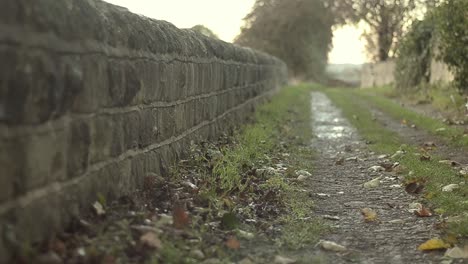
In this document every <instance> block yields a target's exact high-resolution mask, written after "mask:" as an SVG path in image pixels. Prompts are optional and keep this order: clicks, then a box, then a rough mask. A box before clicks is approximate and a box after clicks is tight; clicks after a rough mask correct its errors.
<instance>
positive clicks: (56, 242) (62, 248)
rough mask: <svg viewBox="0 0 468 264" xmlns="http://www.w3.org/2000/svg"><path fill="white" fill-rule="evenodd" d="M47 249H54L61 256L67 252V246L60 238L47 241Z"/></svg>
mask: <svg viewBox="0 0 468 264" xmlns="http://www.w3.org/2000/svg"><path fill="white" fill-rule="evenodd" d="M49 250H51V251H54V252H55V253H57V255H59V256H62V257H63V256H65V254H66V253H67V246H66V245H65V243H63V241H61V240H60V239H57V238H53V239H52V240H50V241H49Z"/></svg>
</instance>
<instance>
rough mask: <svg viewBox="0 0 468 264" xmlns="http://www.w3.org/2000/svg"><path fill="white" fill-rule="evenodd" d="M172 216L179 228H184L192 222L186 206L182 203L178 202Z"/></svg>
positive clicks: (175, 225)
mask: <svg viewBox="0 0 468 264" xmlns="http://www.w3.org/2000/svg"><path fill="white" fill-rule="evenodd" d="M172 218H173V221H174V227H175V228H177V229H184V228H185V227H186V226H187V225H188V224H189V222H190V218H189V216H188V213H187V211H185V206H184V205H183V204H181V203H176V204H175V205H174V208H173V210H172Z"/></svg>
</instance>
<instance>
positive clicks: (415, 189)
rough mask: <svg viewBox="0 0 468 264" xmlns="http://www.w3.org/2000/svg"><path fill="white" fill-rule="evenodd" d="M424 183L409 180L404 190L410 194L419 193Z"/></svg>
mask: <svg viewBox="0 0 468 264" xmlns="http://www.w3.org/2000/svg"><path fill="white" fill-rule="evenodd" d="M423 189H424V184H422V183H419V182H416V181H413V182H409V183H407V184H406V186H405V191H406V192H407V193H410V194H419V193H421V192H422V191H423Z"/></svg>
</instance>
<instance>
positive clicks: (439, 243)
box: [418, 238, 450, 251]
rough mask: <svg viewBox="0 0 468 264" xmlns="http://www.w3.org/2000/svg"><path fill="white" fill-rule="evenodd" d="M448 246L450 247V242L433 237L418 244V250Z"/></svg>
mask: <svg viewBox="0 0 468 264" xmlns="http://www.w3.org/2000/svg"><path fill="white" fill-rule="evenodd" d="M449 247H450V244H448V243H445V242H444V241H443V240H442V239H440V238H433V239H429V240H428V241H426V242H424V243H422V244H421V245H419V247H418V250H421V251H428V250H439V249H446V248H449Z"/></svg>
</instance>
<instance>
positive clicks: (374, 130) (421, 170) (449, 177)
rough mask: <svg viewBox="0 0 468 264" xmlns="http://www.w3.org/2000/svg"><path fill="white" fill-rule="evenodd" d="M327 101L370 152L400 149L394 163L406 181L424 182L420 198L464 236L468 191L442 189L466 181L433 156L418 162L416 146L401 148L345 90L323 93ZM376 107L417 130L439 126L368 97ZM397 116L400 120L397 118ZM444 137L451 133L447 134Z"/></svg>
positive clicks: (467, 229) (399, 140)
mask: <svg viewBox="0 0 468 264" xmlns="http://www.w3.org/2000/svg"><path fill="white" fill-rule="evenodd" d="M324 91H325V92H326V94H327V95H328V96H329V97H330V98H331V100H332V101H333V102H334V103H335V104H336V105H338V106H339V107H340V108H341V109H343V114H344V115H345V116H346V117H347V118H348V119H349V120H350V122H351V123H352V124H353V125H354V126H355V127H356V128H357V129H358V131H359V133H360V134H361V135H362V136H363V137H364V138H365V139H366V140H368V141H370V142H371V144H370V145H369V147H370V149H372V150H374V151H376V152H378V153H383V154H390V155H391V154H393V153H395V151H397V150H400V149H403V150H405V151H406V154H405V155H403V156H402V157H399V158H397V159H395V161H399V162H400V164H401V165H402V166H404V168H406V169H405V173H406V174H407V176H406V180H408V181H409V180H421V181H426V191H425V194H424V197H425V198H426V199H427V200H428V202H429V203H430V204H431V205H432V207H433V208H435V209H437V210H435V211H437V212H438V213H439V214H442V215H444V216H449V217H459V218H460V220H459V221H455V222H452V223H449V224H448V229H447V231H448V232H449V233H453V234H456V235H459V236H462V237H465V238H466V237H467V236H468V215H467V212H468V198H467V197H468V188H466V185H465V186H461V188H459V189H458V190H456V191H454V192H442V190H441V189H442V187H443V186H445V185H448V184H451V183H460V182H463V181H466V180H467V179H466V178H465V179H464V178H463V177H462V176H460V175H458V173H457V172H456V171H454V170H453V169H452V168H450V167H449V166H448V165H443V164H440V163H439V162H438V161H439V160H440V158H439V157H435V156H433V157H432V159H431V160H430V161H421V160H420V153H419V150H418V146H411V145H409V146H407V145H403V142H404V141H403V140H402V138H400V136H399V135H397V134H396V133H394V132H392V131H389V130H387V129H386V128H385V127H384V126H382V125H381V124H380V123H378V122H377V121H375V120H374V118H373V117H372V114H371V113H370V112H369V110H368V109H367V108H366V107H365V106H363V105H362V100H359V98H358V95H357V94H356V93H355V92H353V91H350V90H345V89H327V90H324ZM370 100H372V101H373V102H374V103H375V104H376V105H379V106H380V107H382V108H383V109H385V110H387V111H388V112H393V113H394V115H395V116H397V117H405V118H406V119H409V120H411V122H414V123H416V125H418V126H421V127H429V128H435V127H439V125H441V124H440V123H437V121H433V120H427V119H426V118H423V117H420V116H417V115H415V114H409V113H407V112H406V110H404V109H401V107H399V106H398V108H397V105H395V104H393V103H391V102H389V101H388V100H387V99H382V98H379V97H372V99H370ZM400 115H401V116H400ZM447 133H454V132H453V131H452V130H449V131H448V132H447ZM446 136H448V135H447V134H446ZM464 142H465V141H464V140H459V141H458V142H457V144H465V143H464Z"/></svg>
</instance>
